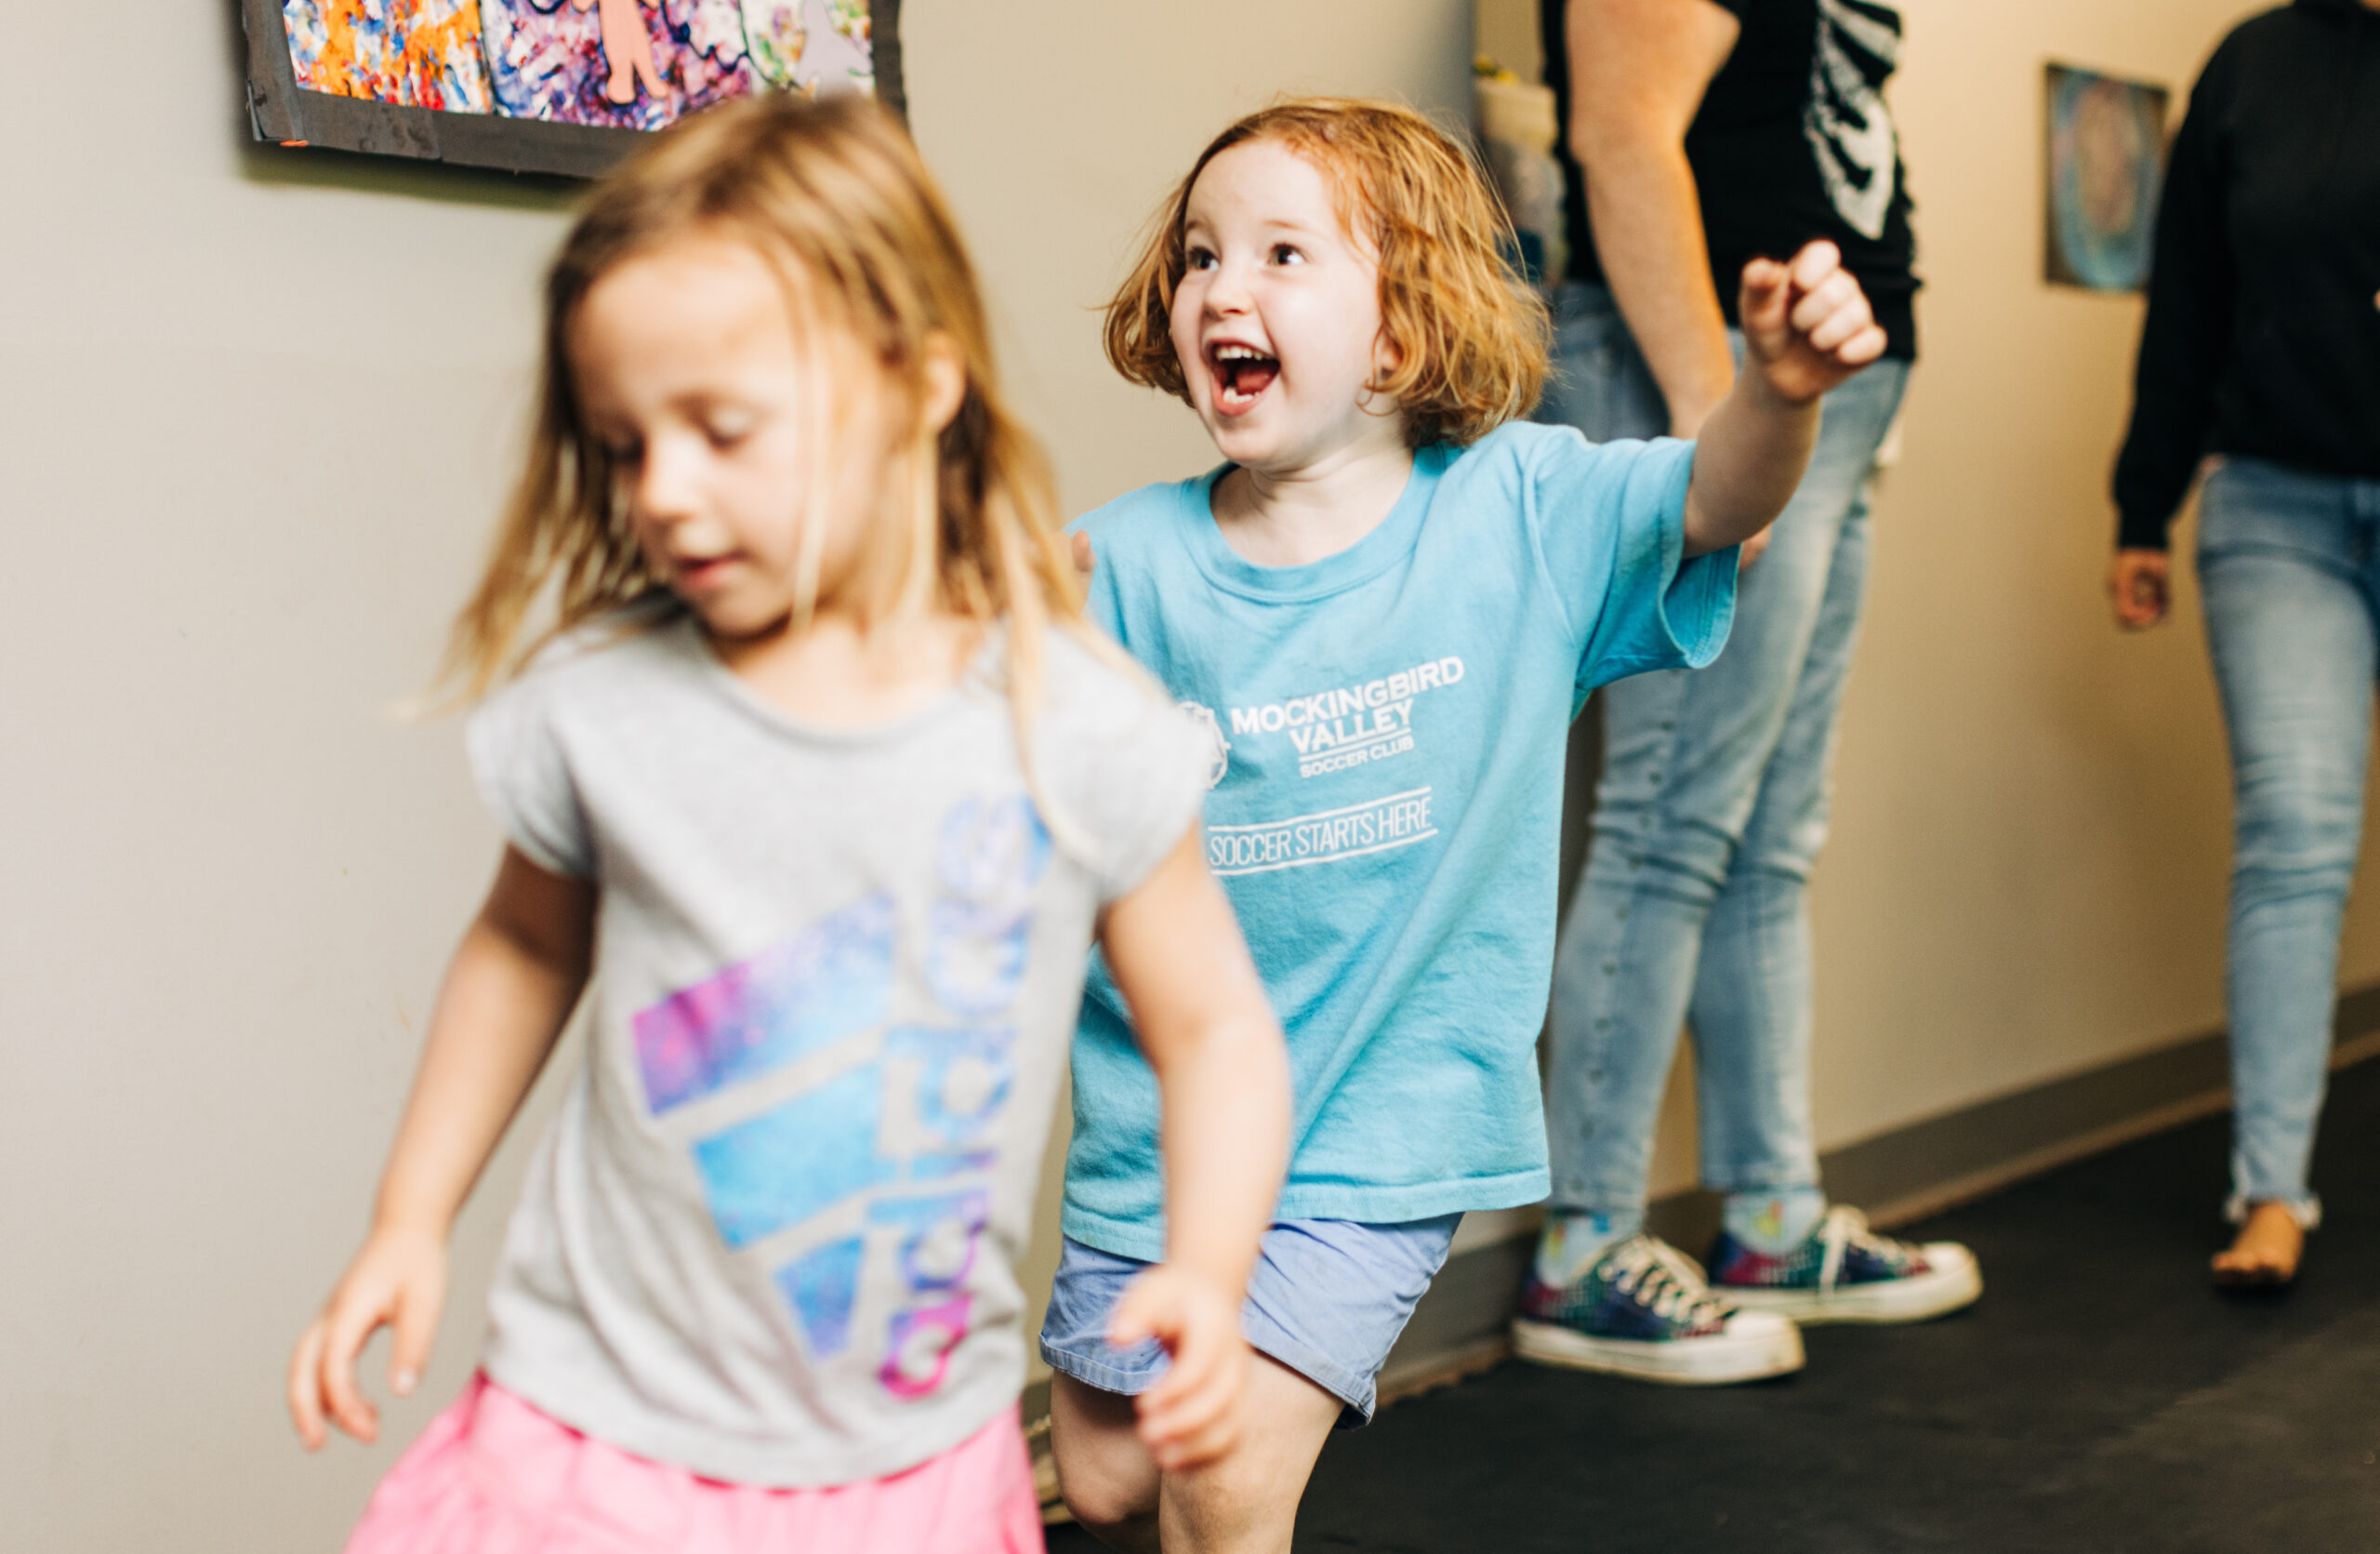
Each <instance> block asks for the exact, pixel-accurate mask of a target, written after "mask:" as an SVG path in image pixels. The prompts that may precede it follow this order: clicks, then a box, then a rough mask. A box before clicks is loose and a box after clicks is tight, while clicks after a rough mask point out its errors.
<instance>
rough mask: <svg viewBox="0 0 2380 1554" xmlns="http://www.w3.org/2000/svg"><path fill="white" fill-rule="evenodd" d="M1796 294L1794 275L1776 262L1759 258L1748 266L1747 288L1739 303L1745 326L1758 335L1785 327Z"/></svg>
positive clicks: (1744, 288)
mask: <svg viewBox="0 0 2380 1554" xmlns="http://www.w3.org/2000/svg"><path fill="white" fill-rule="evenodd" d="M1791 296H1792V272H1790V271H1788V270H1787V269H1786V268H1785V266H1783V265H1781V264H1779V263H1778V262H1777V261H1776V260H1775V259H1754V260H1752V262H1751V263H1750V264H1747V265H1745V266H1744V279H1743V289H1742V293H1741V295H1740V296H1739V298H1738V299H1737V304H1736V307H1737V312H1738V313H1739V316H1740V317H1741V318H1742V319H1743V324H1744V327H1745V328H1746V329H1747V330H1752V331H1755V332H1757V331H1760V330H1774V329H1778V328H1781V327H1783V325H1784V322H1785V308H1786V303H1787V301H1788V299H1790V298H1791Z"/></svg>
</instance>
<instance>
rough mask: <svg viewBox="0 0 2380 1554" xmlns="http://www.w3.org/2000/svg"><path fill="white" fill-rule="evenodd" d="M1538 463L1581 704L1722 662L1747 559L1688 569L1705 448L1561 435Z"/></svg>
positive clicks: (1550, 568) (1541, 524)
mask: <svg viewBox="0 0 2380 1554" xmlns="http://www.w3.org/2000/svg"><path fill="white" fill-rule="evenodd" d="M1534 453H1535V458H1534V459H1533V461H1532V464H1531V467H1530V469H1529V472H1528V475H1529V483H1530V492H1529V497H1528V500H1527V511H1528V512H1529V515H1530V520H1531V523H1532V525H1533V526H1534V528H1535V531H1536V539H1537V544H1538V550H1539V553H1540V555H1541V556H1542V557H1543V558H1544V562H1545V569H1546V573H1547V576H1548V577H1549V578H1550V579H1551V580H1552V583H1553V586H1554V591H1555V592H1556V593H1557V595H1558V596H1559V597H1560V600H1561V603H1562V605H1563V608H1564V610H1565V611H1566V612H1567V615H1568V617H1569V619H1570V623H1571V629H1572V632H1573V635H1574V638H1575V640H1576V641H1577V643H1578V644H1579V660H1578V689H1579V694H1580V697H1584V696H1585V694H1586V693H1587V692H1588V691H1590V690H1592V689H1593V688H1594V687H1595V686H1597V685H1601V684H1607V683H1609V682H1611V681H1614V680H1619V679H1622V678H1624V677H1626V676H1628V675H1632V674H1642V673H1645V672H1646V671H1649V670H1658V669H1678V668H1686V669H1699V668H1701V667H1702V666H1703V665H1705V664H1707V663H1709V662H1710V661H1711V660H1712V659H1713V658H1715V657H1718V656H1719V650H1720V649H1721V648H1723V647H1725V646H1726V644H1727V632H1728V629H1729V628H1730V627H1731V626H1732V625H1733V624H1734V621H1735V611H1736V557H1737V552H1736V550H1735V548H1733V547H1729V548H1728V549H1726V550H1725V551H1712V553H1710V554H1708V555H1702V556H1697V557H1695V558H1693V559H1692V560H1690V561H1689V560H1687V559H1686V485H1687V483H1688V482H1689V481H1690V480H1691V478H1692V476H1693V473H1694V445H1693V444H1691V443H1681V442H1677V441H1675V440H1673V439H1671V438H1667V437H1662V438H1657V439H1655V440H1653V441H1651V442H1642V443H1639V442H1612V443H1595V444H1591V443H1589V442H1587V440H1586V439H1585V438H1583V437H1581V436H1580V435H1579V434H1578V433H1577V432H1573V431H1571V430H1569V429H1568V428H1560V429H1556V430H1554V432H1552V433H1551V434H1550V435H1547V436H1545V437H1543V438H1542V439H1541V440H1540V442H1539V443H1538V445H1537V446H1536V448H1535V449H1534Z"/></svg>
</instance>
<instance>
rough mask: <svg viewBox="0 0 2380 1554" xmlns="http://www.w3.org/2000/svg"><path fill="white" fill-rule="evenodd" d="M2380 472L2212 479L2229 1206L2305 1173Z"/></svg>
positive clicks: (2210, 566) (2356, 813)
mask: <svg viewBox="0 0 2380 1554" xmlns="http://www.w3.org/2000/svg"><path fill="white" fill-rule="evenodd" d="M2376 536H2380V481H2375V480H2351V479H2348V478H2347V477H2345V476H2340V475H2325V474H2318V473H2315V472H2312V471H2309V470H2301V469H2295V468H2292V467H2291V466H2288V465H2284V464H2274V463H2269V462H2267V461H2266V460H2263V459H2256V458H2232V459H2228V460H2226V461H2225V462H2224V463H2223V464H2222V465H2221V466H2220V467H2219V468H2217V469H2216V470H2215V472H2214V473H2212V474H2210V475H2209V476H2208V477H2207V480H2206V487H2205V491H2204V493H2203V495H2202V498H2201V502H2200V512H2199V531H2198V570H2199V580H2200V583H2201V585H2202V594H2203V598H2204V600H2205V605H2206V634H2207V640H2208V642H2209V644H2211V645H2212V647H2213V649H2214V654H2215V684H2216V685H2217V687H2218V688H2219V689H2220V690H2221V692H2222V695H2223V722H2224V726H2225V728H2226V730H2227V731H2228V735H2229V737H2230V745H2231V783H2232V791H2233V821H2232V824H2233V828H2234V837H2233V842H2232V860H2231V915H2230V927H2229V933H2228V947H2227V954H2226V981H2227V983H2228V999H2227V1002H2228V1004H2229V1015H2230V1025H2231V1086H2232V1096H2233V1113H2232V1155H2231V1186H2232V1192H2233V1198H2232V1207H2233V1212H2234V1214H2235V1215H2236V1214H2238V1213H2240V1212H2241V1210H2243V1209H2244V1207H2245V1205H2246V1204H2247V1203H2250V1202H2266V1201H2273V1202H2283V1203H2287V1204H2289V1205H2290V1206H2291V1207H2292V1208H2293V1209H2294V1211H2295V1213H2296V1214H2297V1216H2298V1218H2299V1220H2300V1221H2301V1222H2304V1223H2307V1224H2311V1223H2313V1222H2314V1221H2315V1220H2316V1219H2317V1218H2319V1216H2320V1214H2321V1203H2320V1202H2319V1201H2318V1200H2317V1199H2316V1198H2315V1197H2314V1195H2313V1194H2312V1192H2311V1191H2309V1190H2308V1189H2307V1182H2306V1165H2307V1157H2309V1156H2310V1155H2311V1154H2312V1153H2313V1149H2314V1119H2315V1116H2316V1114H2317V1113H2318V1112H2320V1111H2321V1109H2322V1088H2323V1083H2324V1081H2325V1080H2326V1078H2327V1077H2328V1074H2329V1070H2330V1056H2331V1011H2332V1008H2333V1004H2334V997H2335V989H2336V983H2337V977H2338V963H2339V919H2340V916H2341V914H2342V913H2343V912H2344V911H2345V910H2346V907H2347V886H2348V885H2349V883H2352V881H2353V879H2354V874H2355V860H2356V853H2357V849H2358V846H2359V843H2360V841H2361V837H2362V830H2363V773H2364V765H2365V763H2366V761H2367V759H2368V753H2369V751H2370V749H2371V742H2372V695H2373V674H2374V671H2375V669H2380V553H2376V552H2380V546H2375V543H2374V541H2375V537H2376Z"/></svg>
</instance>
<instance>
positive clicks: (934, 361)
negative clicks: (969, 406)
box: [919, 329, 967, 436]
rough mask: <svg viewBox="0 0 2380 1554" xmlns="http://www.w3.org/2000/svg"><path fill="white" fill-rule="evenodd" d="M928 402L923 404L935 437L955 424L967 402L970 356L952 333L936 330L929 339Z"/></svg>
mask: <svg viewBox="0 0 2380 1554" xmlns="http://www.w3.org/2000/svg"><path fill="white" fill-rule="evenodd" d="M920 376H922V377H923V379H925V402H924V404H923V405H920V406H919V408H920V410H921V411H922V412H923V414H924V418H925V424H926V427H927V430H928V431H929V432H931V433H932V434H933V435H935V436H939V435H941V433H942V429H943V428H944V427H946V426H948V425H949V424H950V423H951V420H952V418H955V417H956V416H957V415H958V414H959V406H960V405H964V404H965V403H967V357H966V353H965V352H961V351H960V350H959V342H958V341H957V340H956V339H952V338H951V337H950V335H949V333H948V332H947V331H945V330H941V329H936V330H934V331H932V333H930V334H929V335H927V336H926V339H925V363H924V371H923V373H922V374H921V375H920Z"/></svg>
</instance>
